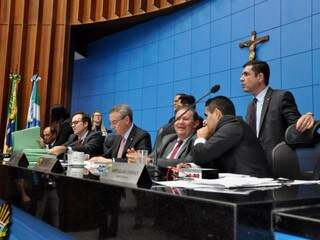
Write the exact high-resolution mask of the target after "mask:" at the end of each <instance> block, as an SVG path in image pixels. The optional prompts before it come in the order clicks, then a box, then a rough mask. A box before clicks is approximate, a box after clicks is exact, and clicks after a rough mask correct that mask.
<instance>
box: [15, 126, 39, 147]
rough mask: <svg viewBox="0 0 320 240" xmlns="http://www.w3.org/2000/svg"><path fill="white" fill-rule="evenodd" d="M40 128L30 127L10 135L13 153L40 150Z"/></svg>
mask: <svg viewBox="0 0 320 240" xmlns="http://www.w3.org/2000/svg"><path fill="white" fill-rule="evenodd" d="M39 138H40V128H39V127H32V128H26V129H23V130H20V131H15V132H13V133H12V141H13V151H22V150H23V149H26V148H28V149H41V145H40V141H39Z"/></svg>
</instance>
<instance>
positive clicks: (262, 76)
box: [258, 73, 264, 83]
mask: <svg viewBox="0 0 320 240" xmlns="http://www.w3.org/2000/svg"><path fill="white" fill-rule="evenodd" d="M258 77H259V78H258V81H259V82H263V83H264V75H263V73H258Z"/></svg>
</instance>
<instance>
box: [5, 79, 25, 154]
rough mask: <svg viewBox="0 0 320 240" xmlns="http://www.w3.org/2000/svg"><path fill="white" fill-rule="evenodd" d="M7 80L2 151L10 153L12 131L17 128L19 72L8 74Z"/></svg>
mask: <svg viewBox="0 0 320 240" xmlns="http://www.w3.org/2000/svg"><path fill="white" fill-rule="evenodd" d="M9 80H10V83H11V89H10V95H9V101H8V108H7V123H6V135H5V138H4V147H3V153H10V152H11V150H12V136H11V134H12V132H14V131H16V130H17V128H18V123H17V117H18V114H17V113H18V101H17V92H18V86H19V82H20V80H21V76H20V74H16V73H12V74H9Z"/></svg>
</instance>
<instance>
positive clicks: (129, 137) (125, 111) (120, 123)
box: [90, 104, 151, 163]
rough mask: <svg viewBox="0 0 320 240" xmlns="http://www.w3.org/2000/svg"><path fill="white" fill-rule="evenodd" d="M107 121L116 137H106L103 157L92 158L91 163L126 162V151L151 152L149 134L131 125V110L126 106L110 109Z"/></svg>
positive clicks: (121, 105)
mask: <svg viewBox="0 0 320 240" xmlns="http://www.w3.org/2000/svg"><path fill="white" fill-rule="evenodd" d="M109 121H110V125H111V127H112V129H113V130H114V132H115V134H116V135H108V136H107V137H106V140H105V143H104V154H103V156H99V157H94V158H91V159H90V160H91V161H93V162H107V163H108V162H112V159H116V160H117V161H127V159H126V153H127V150H128V149H131V148H134V149H136V150H148V152H150V151H151V138H150V134H149V133H148V132H147V131H145V130H143V129H141V128H139V127H137V126H136V125H134V124H133V114H132V110H131V108H130V107H129V105H127V104H120V105H116V106H114V107H112V109H111V110H110V111H109Z"/></svg>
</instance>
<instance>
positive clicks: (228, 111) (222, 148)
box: [193, 96, 270, 177]
mask: <svg viewBox="0 0 320 240" xmlns="http://www.w3.org/2000/svg"><path fill="white" fill-rule="evenodd" d="M205 115H206V116H207V121H206V126H204V127H202V128H200V129H199V130H198V131H197V139H196V140H195V142H194V149H193V160H194V163H195V164H197V165H199V166H201V167H209V168H218V169H219V171H220V172H228V173H237V174H247V175H250V176H255V177H267V176H270V174H269V169H268V165H267V160H266V158H265V155H264V152H263V149H262V147H261V146H260V144H259V142H258V139H257V138H256V136H255V134H254V132H253V131H252V129H251V128H250V127H249V125H248V124H247V123H245V122H244V121H243V120H241V119H239V118H236V117H235V108H234V105H233V103H232V101H231V100H230V99H228V98H227V97H224V96H218V97H214V98H211V99H209V100H207V102H206V108H205Z"/></svg>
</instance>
